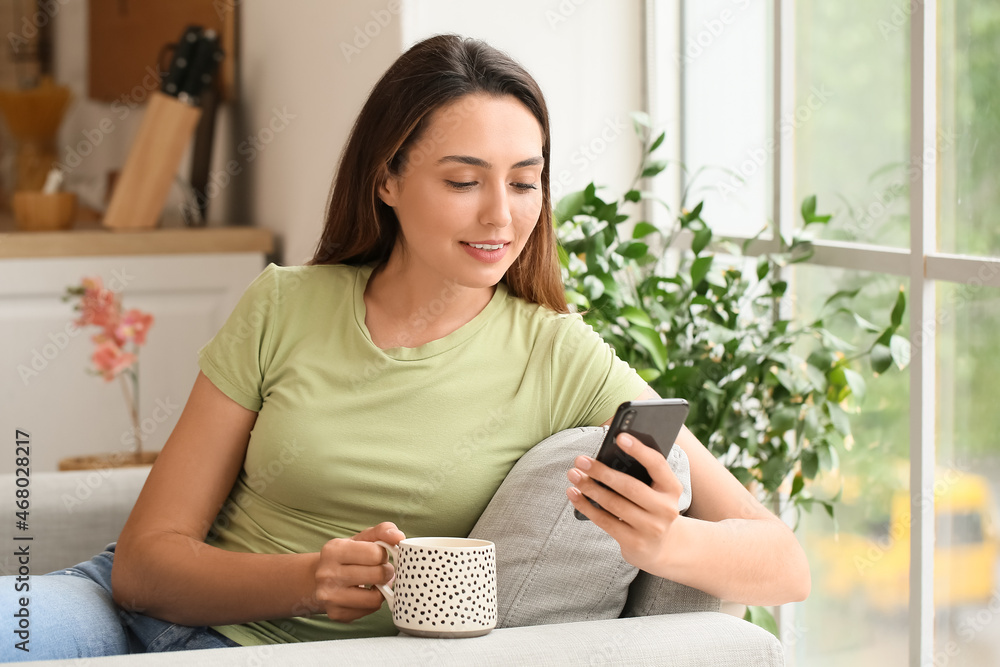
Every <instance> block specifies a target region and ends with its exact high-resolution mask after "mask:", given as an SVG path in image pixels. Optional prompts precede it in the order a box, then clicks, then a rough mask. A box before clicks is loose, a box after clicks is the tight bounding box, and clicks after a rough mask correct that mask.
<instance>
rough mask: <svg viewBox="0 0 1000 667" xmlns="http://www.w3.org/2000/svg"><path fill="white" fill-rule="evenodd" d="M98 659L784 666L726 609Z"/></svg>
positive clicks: (211, 663) (99, 665)
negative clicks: (470, 633)
mask: <svg viewBox="0 0 1000 667" xmlns="http://www.w3.org/2000/svg"><path fill="white" fill-rule="evenodd" d="M91 662H92V664H93V665H94V667H126V666H131V665H137V666H139V667H145V666H153V665H162V666H164V667H166V666H167V665H170V666H173V665H177V664H182V665H184V666H185V667H199V666H204V667H227V666H228V665H233V666H234V667H235V666H236V665H241V666H243V665H248V664H266V665H321V664H345V665H355V664H357V665H360V664H372V665H376V664H384V665H400V664H407V665H410V664H416V665H664V666H665V667H747V666H751V667H757V666H760V667H780V666H781V665H784V656H783V654H782V649H781V644H780V643H779V642H778V640H777V638H775V637H774V635H772V634H770V633H769V632H767V631H765V630H762V629H761V628H758V627H757V626H755V625H751V624H750V623H747V622H746V621H743V620H740V619H738V618H735V617H733V616H729V615H727V614H722V613H718V612H697V613H687V614H668V615H663V616H646V617H643V618H615V619H606V620H600V621H582V622H579V623H562V624H557V625H532V626H524V627H517V628H504V629H500V630H494V631H493V632H491V633H490V634H488V635H485V636H483V637H475V638H472V639H425V638H418V637H407V636H405V635H400V636H398V637H373V638H366V639H341V640H339V641H323V642H310V643H302V644H283V645H277V646H253V647H250V646H247V647H241V648H231V649H208V650H200V651H190V652H186V653H184V654H183V655H179V654H177V653H159V654H154V653H148V654H144V655H128V656H116V657H112V658H99V659H96V660H92V661H91Z"/></svg>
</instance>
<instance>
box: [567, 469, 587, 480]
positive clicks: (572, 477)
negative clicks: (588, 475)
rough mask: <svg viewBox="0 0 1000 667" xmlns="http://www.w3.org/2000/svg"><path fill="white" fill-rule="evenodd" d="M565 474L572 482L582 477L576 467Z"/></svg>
mask: <svg viewBox="0 0 1000 667" xmlns="http://www.w3.org/2000/svg"><path fill="white" fill-rule="evenodd" d="M566 476H567V477H569V481H571V482H573V483H574V484H576V483H577V482H579V481H580V480H581V479H583V475H582V474H580V471H579V470H577V469H576V468H573V469H571V470H570V471H569V473H567V475H566Z"/></svg>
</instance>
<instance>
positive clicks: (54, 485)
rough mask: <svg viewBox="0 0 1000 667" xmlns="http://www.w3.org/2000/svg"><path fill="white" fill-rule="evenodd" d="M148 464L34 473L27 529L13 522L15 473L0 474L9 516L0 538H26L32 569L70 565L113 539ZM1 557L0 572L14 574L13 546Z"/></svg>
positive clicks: (1, 525)
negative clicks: (9, 511) (134, 466)
mask: <svg viewBox="0 0 1000 667" xmlns="http://www.w3.org/2000/svg"><path fill="white" fill-rule="evenodd" d="M148 474H149V468H148V467H143V468H115V469H107V470H82V471H79V472H41V473H35V474H33V475H32V476H31V477H30V478H29V479H30V483H29V485H28V487H27V488H28V491H29V496H28V499H29V501H30V503H31V504H30V506H29V508H28V521H27V524H28V528H27V530H19V529H17V527H16V526H15V517H14V516H13V511H14V509H15V508H14V502H13V501H14V491H15V489H16V488H17V486H16V480H15V478H14V475H0V498H8V499H9V500H8V503H7V506H8V507H10V509H11V515H10V520H7V521H0V541H2V542H3V543H4V544H8V545H10V544H14V542H13V538H14V537H15V536H17V537H28V536H30V537H31V538H32V540H31V541H30V542H27V541H25V542H24V544H30V554H31V556H30V561H29V566H30V569H31V574H45V573H46V572H52V571H53V570H59V569H62V568H66V567H70V566H73V565H76V564H77V563H80V562H82V561H85V560H88V559H90V558H91V557H92V556H94V555H95V554H98V553H100V552H101V551H102V550H103V549H104V547H105V546H106V545H107V544H108V543H109V542H114V541H115V540H117V539H118V534H119V533H120V532H121V530H122V527H123V526H124V525H125V520H126V519H127V518H128V515H129V512H131V511H132V506H133V505H134V504H135V501H136V498H138V497H139V491H141V490H142V485H143V483H144V482H145V481H146V476H147V475H148ZM5 551H7V553H6V554H4V555H3V556H0V574H17V568H18V563H17V559H16V557H14V556H13V550H12V549H7V550H5Z"/></svg>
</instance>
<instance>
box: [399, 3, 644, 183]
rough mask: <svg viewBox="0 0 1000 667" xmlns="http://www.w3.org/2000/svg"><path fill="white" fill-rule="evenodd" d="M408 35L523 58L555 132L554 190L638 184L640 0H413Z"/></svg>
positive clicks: (405, 29) (406, 28) (408, 13)
mask: <svg viewBox="0 0 1000 667" xmlns="http://www.w3.org/2000/svg"><path fill="white" fill-rule="evenodd" d="M404 6H405V8H406V12H405V15H404V18H405V20H404V23H403V42H404V44H405V46H407V47H408V46H410V45H412V44H413V43H414V42H417V41H419V40H421V39H423V38H425V37H429V36H431V35H434V34H438V33H446V32H455V33H459V34H462V35H467V36H470V37H477V38H480V39H484V40H486V41H487V42H489V43H490V44H492V45H493V46H495V47H497V48H499V49H502V50H504V51H506V52H508V53H510V54H511V55H512V56H514V57H515V58H516V59H517V60H518V61H520V62H521V64H523V65H524V66H525V68H526V69H527V70H528V71H529V72H531V74H532V75H533V76H534V77H535V79H536V80H537V81H538V83H539V85H541V87H542V91H543V92H544V93H545V98H546V102H547V104H548V107H549V114H550V116H551V119H550V125H551V130H552V171H551V173H552V192H553V199H554V200H556V201H558V199H559V195H560V194H566V193H568V192H571V191H573V190H579V189H582V188H583V187H585V186H586V185H587V183H589V182H590V181H592V180H593V181H595V182H597V183H598V184H606V185H610V186H611V188H612V191H613V192H614V193H615V194H620V193H621V192H622V190H623V188H626V187H628V186H629V185H630V184H631V179H632V177H633V176H634V174H635V170H636V165H637V160H638V155H639V152H638V143H637V141H636V140H635V135H634V133H633V130H632V123H631V120H630V119H629V117H628V113H629V112H630V111H635V110H638V109H641V108H642V106H643V100H642V67H641V63H642V58H643V53H642V2H641V0H543V1H541V2H539V1H537V0H507V1H506V2H490V3H484V2H467V1H464V0H406V1H405V4H404Z"/></svg>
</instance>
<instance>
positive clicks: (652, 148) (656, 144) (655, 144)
mask: <svg viewBox="0 0 1000 667" xmlns="http://www.w3.org/2000/svg"><path fill="white" fill-rule="evenodd" d="M666 138H667V133H666V131H664V132H660V136H658V137H657V138H656V140H655V141H654V142H653V145H652V146H650V147H649V152H650V153H652V152H653V151H655V150H656V149H657V148H659V147H660V144H662V143H663V140H664V139H666Z"/></svg>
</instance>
